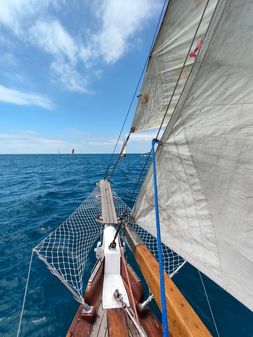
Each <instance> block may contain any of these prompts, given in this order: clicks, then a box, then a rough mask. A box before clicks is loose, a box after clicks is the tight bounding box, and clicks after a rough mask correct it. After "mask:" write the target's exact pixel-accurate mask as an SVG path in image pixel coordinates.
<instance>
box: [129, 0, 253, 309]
mask: <svg viewBox="0 0 253 337" xmlns="http://www.w3.org/2000/svg"><path fill="white" fill-rule="evenodd" d="M175 3H176V2H175ZM185 3H188V1H186V2H185ZM252 55H253V1H252V0H240V1H238V0H230V1H226V0H221V1H219V4H218V7H217V10H216V12H215V16H214V18H213V20H212V23H211V25H210V27H209V30H208V33H207V38H206V39H205V43H204V45H203V47H202V48H201V50H200V52H199V54H198V56H197V60H196V63H195V65H194V68H193V71H192V73H191V75H190V78H189V81H188V83H187V85H186V88H185V90H184V92H183V94H182V96H181V98H180V101H179V104H178V106H177V108H176V110H175V113H174V115H173V118H172V120H171V123H169V125H168V126H167V128H166V130H165V132H164V135H163V137H162V143H161V146H159V148H158V150H157V152H156V158H157V174H158V190H159V203H160V217H161V226H162V241H163V243H165V244H166V245H168V246H169V247H170V248H172V249H173V250H175V251H176V252H177V253H178V254H179V255H181V256H182V257H183V258H185V259H186V260H187V261H189V262H190V263H191V264H192V265H194V266H195V267H196V268H198V269H199V270H200V271H202V272H203V273H204V274H206V275H207V276H208V277H210V278H211V279H212V280H214V281H215V282H216V283H217V284H219V285H220V286H221V287H222V288H223V289H225V290H226V291H228V292H229V293H231V294H232V295H233V296H234V297H236V298H237V299H238V300H239V301H240V302H241V303H243V304H245V305H246V306H247V307H248V308H249V309H251V310H253V281H252V280H253V62H252ZM133 216H134V218H135V219H136V221H137V223H138V224H139V225H141V226H142V227H143V228H145V229H146V230H147V231H149V232H150V233H151V234H153V235H155V233H156V229H155V215H154V204H153V180H152V172H151V171H149V173H148V175H147V177H146V180H145V182H144V185H143V187H142V189H141V192H140V194H139V196H138V199H137V202H136V204H135V207H134V210H133Z"/></svg>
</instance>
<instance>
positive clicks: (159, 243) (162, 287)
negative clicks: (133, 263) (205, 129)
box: [152, 138, 169, 337]
mask: <svg viewBox="0 0 253 337" xmlns="http://www.w3.org/2000/svg"><path fill="white" fill-rule="evenodd" d="M155 144H159V140H158V139H156V138H155V139H153V140H152V166H153V183H154V206H155V217H156V237H157V250H158V261H159V274H160V297H161V306H162V310H161V311H162V326H163V336H164V337H169V327H168V314H167V305H166V294H165V285H164V266H163V254H162V240H161V228H160V216H159V202H158V188H157V176H156V160H155Z"/></svg>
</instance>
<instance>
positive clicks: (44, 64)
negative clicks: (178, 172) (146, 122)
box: [0, 0, 163, 153]
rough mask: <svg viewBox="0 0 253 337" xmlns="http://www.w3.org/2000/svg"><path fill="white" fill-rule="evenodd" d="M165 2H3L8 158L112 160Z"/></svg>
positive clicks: (0, 44)
mask: <svg viewBox="0 0 253 337" xmlns="http://www.w3.org/2000/svg"><path fill="white" fill-rule="evenodd" d="M162 2H163V1H162V0H156V1H154V0H127V1H123V0H75V1H68V0H29V1H28V0H0V8H1V10H0V153H57V152H58V151H59V152H61V153H69V152H70V151H71V149H72V147H74V148H75V149H76V151H77V152H79V153H110V152H111V151H112V149H113V146H114V143H115V140H116V138H117V136H118V133H119V130H120V128H121V125H122V122H123V119H124V117H125V114H126V111H127V109H128V105H129V102H130V100H131V97H132V95H133V92H134V89H135V86H136V84H137V81H138V78H139V76H140V73H141V70H142V67H143V65H144V63H145V59H146V57H147V54H148V50H149V48H150V44H151V41H152V38H153V35H154V31H155V26H156V23H157V20H158V17H159V15H160V11H161V8H162V4H163V3H162ZM136 102H137V101H136V100H135V103H136ZM134 106H135V104H134ZM133 113H134V110H133V111H132V112H131V116H130V119H129V121H128V124H127V126H126V129H125V130H124V134H126V133H127V131H128V130H129V127H130V122H131V117H132V116H133ZM151 137H152V134H150V133H149V134H148V133H141V134H136V135H135V136H134V137H133V138H132V140H131V141H130V143H129V147H128V151H129V152H142V151H143V152H144V151H147V150H148V149H149V147H150V138H151Z"/></svg>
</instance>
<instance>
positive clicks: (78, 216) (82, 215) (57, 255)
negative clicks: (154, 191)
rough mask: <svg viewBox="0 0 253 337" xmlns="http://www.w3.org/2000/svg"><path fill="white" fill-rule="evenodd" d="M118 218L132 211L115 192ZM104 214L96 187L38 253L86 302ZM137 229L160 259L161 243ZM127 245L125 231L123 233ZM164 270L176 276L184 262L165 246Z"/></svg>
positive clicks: (38, 247)
mask: <svg viewBox="0 0 253 337" xmlns="http://www.w3.org/2000/svg"><path fill="white" fill-rule="evenodd" d="M113 200H114V205H115V210H116V214H117V217H118V218H119V217H120V216H121V215H122V214H124V217H125V219H126V221H127V222H129V220H130V213H131V209H130V208H129V207H127V205H126V204H125V203H124V201H122V200H121V199H120V198H119V197H118V195H117V194H116V193H115V192H113ZM100 215H101V198H100V189H99V187H96V188H95V189H94V190H93V192H92V193H91V194H90V195H89V196H88V197H87V198H86V199H85V200H84V202H83V203H82V204H81V205H80V206H79V207H78V208H77V209H76V210H75V211H74V212H73V213H72V214H71V216H70V217H69V218H68V219H67V220H66V221H65V222H64V223H63V224H61V225H60V226H59V227H58V228H56V229H55V230H54V231H53V232H52V233H51V234H49V236H48V237H46V238H45V239H44V240H42V241H41V242H40V243H39V244H38V245H37V246H36V247H35V248H34V252H36V254H37V255H38V257H39V258H40V259H41V260H42V261H43V262H44V263H45V264H46V265H47V267H48V269H49V270H50V271H51V273H52V274H54V275H55V276H56V277H58V278H59V279H60V281H61V282H63V284H64V285H65V286H66V287H67V288H68V289H69V290H70V291H71V293H72V294H73V296H74V298H75V299H76V300H77V301H78V302H80V303H83V290H84V289H83V275H84V271H85V266H86V262H87V259H88V256H89V253H90V250H91V249H92V247H93V246H94V244H95V243H96V241H97V240H98V239H99V238H100V237H101V234H102V230H103V225H102V224H101V223H100V222H98V221H97V220H96V218H98V217H99V216H100ZM133 228H134V229H135V231H136V232H137V233H138V235H139V236H140V237H141V239H142V240H143V242H144V243H145V244H146V245H147V247H148V248H149V250H150V251H151V252H152V253H153V255H154V256H155V257H156V258H157V257H158V251H157V241H156V238H154V237H153V236H152V235H150V234H149V233H148V232H146V231H145V230H144V229H142V228H141V227H139V226H138V225H137V224H133ZM120 234H121V237H122V239H123V240H124V241H125V242H126V243H127V241H126V239H125V237H124V233H123V231H122V232H121V233H120ZM163 258H164V269H165V271H166V272H167V273H168V274H169V275H174V274H175V273H176V272H177V271H178V270H179V269H180V268H181V266H182V265H183V264H184V260H183V259H182V258H181V257H180V256H178V255H177V254H176V253H175V252H173V251H172V250H171V249H169V248H168V247H166V246H163Z"/></svg>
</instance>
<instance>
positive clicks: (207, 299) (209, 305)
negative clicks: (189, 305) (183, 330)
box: [198, 270, 220, 337]
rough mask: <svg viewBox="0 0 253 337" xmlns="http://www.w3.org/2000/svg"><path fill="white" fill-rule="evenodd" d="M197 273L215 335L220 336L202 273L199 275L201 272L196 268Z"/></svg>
mask: <svg viewBox="0 0 253 337" xmlns="http://www.w3.org/2000/svg"><path fill="white" fill-rule="evenodd" d="M198 273H199V277H200V281H201V283H202V286H203V289H204V292H205V295H206V301H207V304H208V307H209V310H210V313H211V316H212V320H213V324H214V327H215V330H216V333H217V336H218V337H220V334H219V331H218V327H217V324H216V321H215V318H214V314H213V311H212V307H211V303H210V301H209V297H208V295H207V291H206V287H205V284H204V281H203V278H202V275H201V273H200V271H199V270H198Z"/></svg>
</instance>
